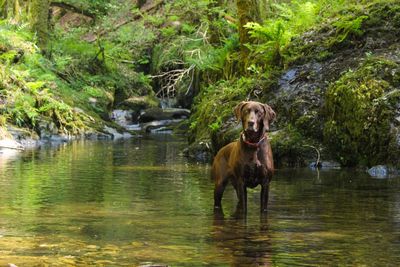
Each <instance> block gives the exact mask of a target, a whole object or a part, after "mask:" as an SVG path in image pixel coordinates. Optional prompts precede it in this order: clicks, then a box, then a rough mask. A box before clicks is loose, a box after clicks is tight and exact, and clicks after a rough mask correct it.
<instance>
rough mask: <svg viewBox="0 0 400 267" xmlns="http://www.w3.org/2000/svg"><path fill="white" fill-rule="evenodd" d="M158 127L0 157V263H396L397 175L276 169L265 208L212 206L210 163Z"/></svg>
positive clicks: (399, 241)
mask: <svg viewBox="0 0 400 267" xmlns="http://www.w3.org/2000/svg"><path fill="white" fill-rule="evenodd" d="M185 146H186V143H185V142H184V140H180V139H174V138H171V137H166V136H164V137H163V136H160V137H157V136H155V137H151V138H144V139H140V140H135V139H132V140H129V141H120V142H88V141H86V142H76V143H72V144H68V145H63V146H60V147H57V148H54V147H53V148H42V149H40V150H35V151H27V152H24V153H22V154H15V155H8V156H7V157H5V156H4V155H3V156H1V157H0V266H7V264H8V263H13V264H15V265H17V266H140V265H152V264H153V265H156V264H159V265H169V266H205V265H210V266H338V265H339V266H347V265H350V266H399V264H400V253H399V251H400V190H399V189H400V179H399V178H391V179H373V178H370V177H368V175H366V174H364V173H362V172H361V173H360V172H358V173H357V172H351V171H321V172H320V173H319V174H318V173H317V172H315V171H311V170H307V169H301V170H278V171H277V173H276V175H275V177H274V181H273V182H272V188H271V199H270V205H269V207H270V211H269V213H268V215H267V217H266V218H261V217H260V214H259V212H258V209H259V203H258V202H259V196H258V195H259V189H258V188H256V189H255V190H251V191H250V192H249V194H248V197H249V203H248V205H249V211H248V216H247V218H246V219H237V218H235V216H234V212H235V208H234V207H235V204H236V197H235V193H234V191H233V189H232V188H231V187H228V188H227V191H226V192H225V195H224V198H223V207H224V211H225V217H224V218H220V217H218V216H214V214H213V211H212V204H213V203H212V190H213V184H212V182H211V181H210V179H209V172H210V166H209V165H205V164H195V163H190V162H188V161H187V159H186V158H184V157H183V156H182V155H181V151H182V149H183V148H184V147H185Z"/></svg>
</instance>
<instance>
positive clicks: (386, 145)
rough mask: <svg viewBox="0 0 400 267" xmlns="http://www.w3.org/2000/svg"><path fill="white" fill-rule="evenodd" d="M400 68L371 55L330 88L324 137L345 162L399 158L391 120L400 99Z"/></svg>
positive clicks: (375, 161)
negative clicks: (399, 88) (399, 87)
mask: <svg viewBox="0 0 400 267" xmlns="http://www.w3.org/2000/svg"><path fill="white" fill-rule="evenodd" d="M399 71H400V67H399V65H398V64H396V63H394V62H391V61H386V60H384V59H380V58H371V59H369V60H368V61H367V62H365V63H364V64H363V65H362V66H360V67H359V68H358V69H357V70H356V71H354V72H353V71H349V72H347V73H346V74H344V75H343V76H342V77H341V78H340V79H339V80H338V81H337V82H336V83H334V84H333V85H332V86H331V87H330V88H329V90H328V92H327V94H326V115H327V122H326V123H325V130H324V137H325V142H326V143H327V144H328V146H330V148H331V150H332V151H333V152H334V153H335V154H336V156H337V158H338V160H340V162H341V163H342V164H344V165H355V164H359V163H361V164H365V165H375V164H380V163H384V162H387V161H390V160H391V159H392V160H393V159H394V158H396V156H395V155H392V154H391V152H393V151H391V150H390V147H391V145H393V144H392V143H393V142H394V136H393V135H392V133H391V130H390V124H391V120H392V119H393V116H394V114H395V113H394V112H395V105H396V104H395V103H398V101H399V99H400V93H399V90H398V89H395V88H396V87H398V86H399V80H398V78H399V77H398V74H397V73H399ZM396 75H397V76H396ZM390 151H391V152H390ZM397 152H398V151H397ZM397 155H398V154H397Z"/></svg>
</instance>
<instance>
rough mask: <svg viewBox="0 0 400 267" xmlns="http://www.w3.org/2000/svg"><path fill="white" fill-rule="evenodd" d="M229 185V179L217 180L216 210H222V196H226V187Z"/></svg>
mask: <svg viewBox="0 0 400 267" xmlns="http://www.w3.org/2000/svg"><path fill="white" fill-rule="evenodd" d="M227 184H228V179H226V178H225V179H224V178H220V179H215V188H214V209H221V200H222V195H223V194H224V191H225V187H226V185H227Z"/></svg>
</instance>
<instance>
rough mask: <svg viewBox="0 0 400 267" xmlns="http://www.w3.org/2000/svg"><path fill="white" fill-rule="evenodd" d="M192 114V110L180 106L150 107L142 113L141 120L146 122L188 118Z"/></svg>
mask: <svg viewBox="0 0 400 267" xmlns="http://www.w3.org/2000/svg"><path fill="white" fill-rule="evenodd" d="M189 116H190V110H188V109H179V108H165V109H162V108H150V109H147V110H145V111H144V112H143V113H142V114H140V117H139V122H141V123H145V122H150V121H160V120H176V119H187V118H189Z"/></svg>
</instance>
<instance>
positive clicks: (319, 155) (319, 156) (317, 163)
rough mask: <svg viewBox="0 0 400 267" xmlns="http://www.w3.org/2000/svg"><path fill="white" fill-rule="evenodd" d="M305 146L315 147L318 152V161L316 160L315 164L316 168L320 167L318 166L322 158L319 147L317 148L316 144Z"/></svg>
mask: <svg viewBox="0 0 400 267" xmlns="http://www.w3.org/2000/svg"><path fill="white" fill-rule="evenodd" d="M303 146H304V147H311V148H314V149H315V151H316V152H317V161H316V164H315V166H316V168H317V169H318V166H319V164H320V159H321V154H320V152H319V150H318V148H316V147H315V146H311V145H303Z"/></svg>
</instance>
